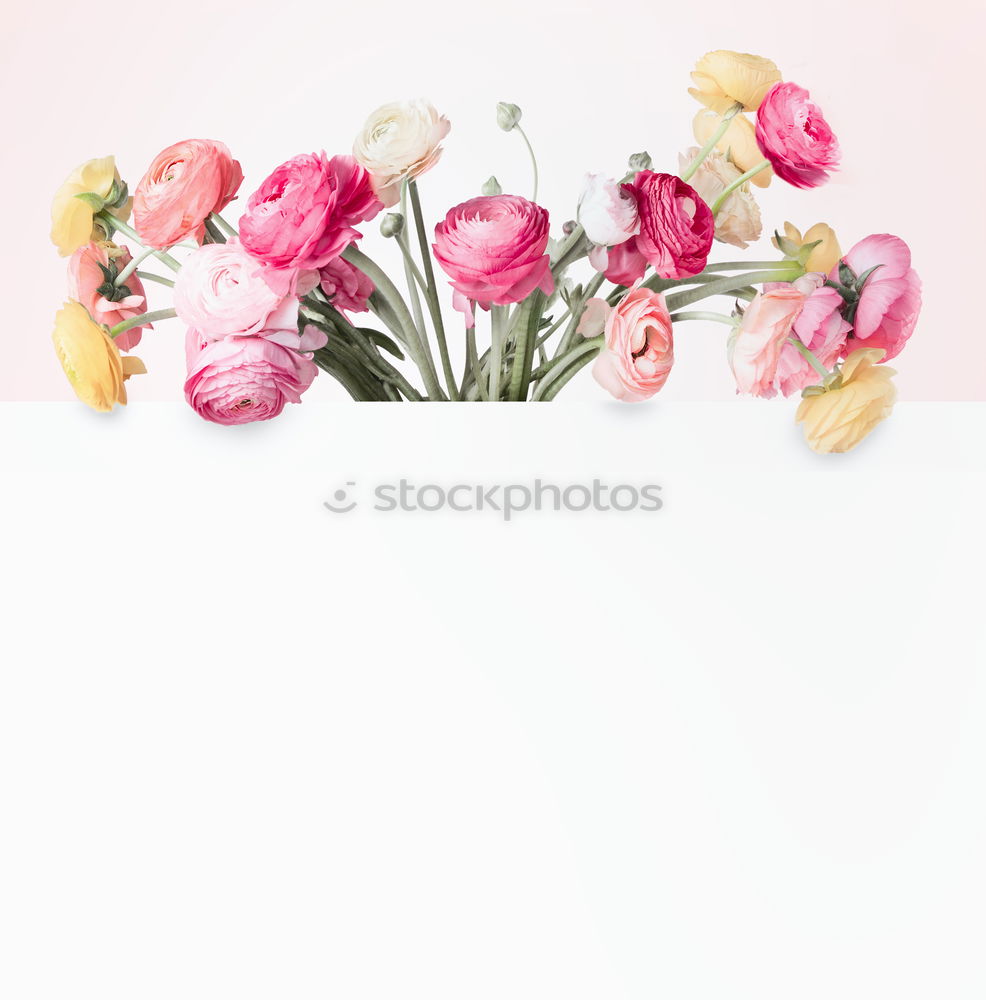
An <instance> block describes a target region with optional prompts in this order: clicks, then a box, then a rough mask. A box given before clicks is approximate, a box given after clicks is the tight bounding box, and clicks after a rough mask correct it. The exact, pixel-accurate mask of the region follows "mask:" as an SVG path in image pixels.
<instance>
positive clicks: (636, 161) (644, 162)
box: [630, 150, 654, 173]
mask: <svg viewBox="0 0 986 1000" xmlns="http://www.w3.org/2000/svg"><path fill="white" fill-rule="evenodd" d="M653 164H654V161H653V160H652V159H651V158H650V153H648V152H647V151H646V150H644V152H642V153H634V154H633V156H631V157H630V169H631V170H632V171H633V172H634V173H637V171H639V170H650V168H651V167H652V166H653Z"/></svg>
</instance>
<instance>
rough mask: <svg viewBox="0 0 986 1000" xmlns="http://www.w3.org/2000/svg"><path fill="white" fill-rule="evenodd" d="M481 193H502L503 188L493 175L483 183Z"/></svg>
mask: <svg viewBox="0 0 986 1000" xmlns="http://www.w3.org/2000/svg"><path fill="white" fill-rule="evenodd" d="M483 194H486V195H490V194H503V188H502V187H500V182H499V181H498V180H497V179H496V178H495V177H491V178H490V179H489V180H488V181H487V182H486V183H485V184H484V185H483Z"/></svg>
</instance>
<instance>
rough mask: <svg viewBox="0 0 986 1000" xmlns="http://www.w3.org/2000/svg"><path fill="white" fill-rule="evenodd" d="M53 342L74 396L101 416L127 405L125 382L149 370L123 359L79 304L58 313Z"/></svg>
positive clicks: (128, 359) (137, 359)
mask: <svg viewBox="0 0 986 1000" xmlns="http://www.w3.org/2000/svg"><path fill="white" fill-rule="evenodd" d="M51 339H52V341H53V342H54V344H55V353H56V354H57V355H58V360H59V361H60V362H61V364H62V368H63V369H64V370H65V374H66V375H67V376H68V380H69V382H71V383H72V388H73V389H74V390H75V394H76V395H77V396H78V397H79V399H81V400H82V402H83V403H85V404H86V406H91V407H92V408H93V409H94V410H99V411H100V412H101V413H107V412H109V411H110V410H112V409H113V405H114V404H115V403H120V404H122V405H126V402H127V390H126V388H125V386H124V384H123V383H124V382H126V380H127V379H128V378H130V376H131V375H143V374H144V373H145V372H146V371H147V369H146V368H145V367H144V362H143V361H141V360H140V358H134V357H130V356H127V357H123V356H122V355H121V354H120V350H119V348H118V347H117V346H116V344H115V343H114V342H113V338H112V337H111V336H110V335H109V334H108V333H107V332H106V330H105V329H104V328H103V327H101V326H100V325H99V324H98V323H96V322H94V321H93V320H92V318H91V317H90V316H89V313H87V312H86V310H85V308H84V307H83V306H81V305H80V304H79V303H78V302H66V303H65V305H64V306H63V307H62V308H61V309H59V311H58V312H57V313H56V314H55V329H54V332H53V333H52V335H51Z"/></svg>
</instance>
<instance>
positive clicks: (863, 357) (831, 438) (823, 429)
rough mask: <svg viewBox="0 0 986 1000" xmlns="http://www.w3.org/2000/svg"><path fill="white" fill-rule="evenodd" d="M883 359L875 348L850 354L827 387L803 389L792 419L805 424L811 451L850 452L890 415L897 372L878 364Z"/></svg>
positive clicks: (895, 396)
mask: <svg viewBox="0 0 986 1000" xmlns="http://www.w3.org/2000/svg"><path fill="white" fill-rule="evenodd" d="M883 356H884V352H883V351H882V350H881V349H879V348H875V347H867V348H862V349H860V350H858V351H853V353H852V354H850V355H849V357H848V358H847V359H846V361H845V363H844V364H843V365H842V368H841V369H840V370H839V371H838V372H836V373H834V374H833V376H831V377H830V378H829V379H826V383H827V384H826V385H818V386H811V387H810V388H808V389H805V390H804V392H803V394H802V395H803V398H802V400H801V404H800V405H799V406H798V412H797V414H796V415H795V420H796V421H797V422H798V423H800V424H803V425H804V432H805V440H806V441H807V442H808V447H809V448H811V449H812V451H817V452H819V453H821V454H828V453H830V452H843V451H849V449H850V448H855V447H856V445H857V444H859V442H860V441H862V440H863V438H864V437H866V435H867V434H869V432H870V431H871V430H873V428H874V427H876V425H877V424H878V423H880V422H881V421H882V420H885V419H886V418H887V417H889V416H890V413H891V411H892V410H893V408H894V402H895V401H896V399H897V388H896V386H895V385H894V384H893V382H892V381H891V380H892V378H893V376H894V375H896V374H897V372H896V371H894V369H893V368H888V367H887V366H886V365H881V364H879V363H878V362H879V361H880V360H881V359H882V358H883Z"/></svg>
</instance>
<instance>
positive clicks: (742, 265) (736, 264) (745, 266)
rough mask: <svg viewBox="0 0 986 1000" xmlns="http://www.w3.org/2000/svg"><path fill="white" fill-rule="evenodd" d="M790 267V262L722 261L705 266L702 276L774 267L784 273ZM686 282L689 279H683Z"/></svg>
mask: <svg viewBox="0 0 986 1000" xmlns="http://www.w3.org/2000/svg"><path fill="white" fill-rule="evenodd" d="M790 266H791V261H790V260H722V261H718V262H717V263H715V264H706V265H705V270H704V271H702V274H712V273H714V272H716V271H746V270H750V269H755V270H757V271H760V270H766V269H767V268H771V267H776V268H777V269H778V270H781V271H785V270H787V269H788V268H789V267H790ZM685 280H686V281H688V280H689V279H687V278H686V279H685Z"/></svg>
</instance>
